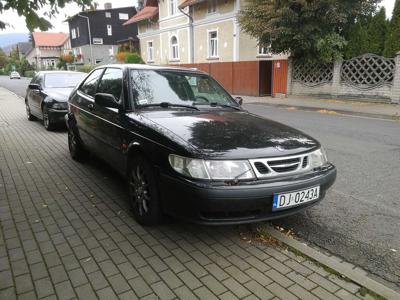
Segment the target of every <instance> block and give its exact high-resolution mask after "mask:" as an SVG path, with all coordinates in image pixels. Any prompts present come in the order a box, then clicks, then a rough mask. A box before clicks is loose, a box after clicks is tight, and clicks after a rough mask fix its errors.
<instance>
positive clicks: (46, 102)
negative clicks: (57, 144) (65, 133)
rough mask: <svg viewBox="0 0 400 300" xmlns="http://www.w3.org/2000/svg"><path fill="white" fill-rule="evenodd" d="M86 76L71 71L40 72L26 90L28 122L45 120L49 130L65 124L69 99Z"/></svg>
mask: <svg viewBox="0 0 400 300" xmlns="http://www.w3.org/2000/svg"><path fill="white" fill-rule="evenodd" d="M86 75H87V74H85V73H81V72H71V71H42V72H38V73H37V74H36V75H35V76H34V77H33V78H32V80H31V82H30V84H29V86H28V88H27V90H26V97H25V105H26V114H27V117H28V120H30V121H33V120H35V119H40V120H43V125H44V127H45V128H46V129H47V130H52V129H53V128H54V126H55V125H57V124H58V123H59V124H64V116H65V114H66V113H67V112H68V97H69V95H70V94H71V91H72V89H73V88H74V87H75V86H76V85H77V84H78V83H79V82H80V81H81V80H82V79H83V78H84V77H85V76H86Z"/></svg>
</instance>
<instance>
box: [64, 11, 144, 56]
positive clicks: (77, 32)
mask: <svg viewBox="0 0 400 300" xmlns="http://www.w3.org/2000/svg"><path fill="white" fill-rule="evenodd" d="M135 14H136V8H135V7H122V8H112V6H111V3H106V4H105V5H104V9H96V10H92V11H84V12H81V13H78V14H76V15H74V16H72V17H70V18H68V20H67V21H68V26H69V32H70V36H71V45H72V51H73V53H74V55H75V58H76V60H77V63H82V64H98V63H100V62H102V61H107V60H109V59H110V57H114V55H115V54H116V53H117V51H118V44H125V43H127V42H128V44H129V45H130V48H131V49H133V48H134V49H137V50H138V49H139V40H138V39H137V25H136V24H132V25H130V26H123V25H122V24H123V23H124V22H126V21H127V20H129V19H130V18H132V17H133V16H134V15H135Z"/></svg>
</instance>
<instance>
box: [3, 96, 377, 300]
mask: <svg viewBox="0 0 400 300" xmlns="http://www.w3.org/2000/svg"><path fill="white" fill-rule="evenodd" d="M359 289H360V287H359V286H358V285H356V284H353V283H351V282H347V281H345V280H343V279H341V278H340V277H338V276H336V275H334V274H330V273H329V272H327V271H326V270H325V269H323V268H322V267H319V266H317V265H316V264H314V263H312V262H310V261H308V260H307V259H305V258H304V257H302V256H296V255H294V254H293V253H291V252H287V251H284V250H283V249H281V248H278V247H275V246H273V245H267V244H254V243H249V242H248V240H244V239H243V238H242V237H241V235H240V230H239V229H238V227H218V228H215V227H204V226H197V225H190V224H184V223H180V222H178V221H171V222H169V224H165V225H163V226H159V227H154V228H146V227H142V226H140V225H138V224H137V223H136V222H135V221H134V220H133V218H132V217H131V215H130V213H129V209H128V204H127V195H126V191H125V189H124V184H123V180H122V179H121V178H120V177H118V176H117V175H116V174H115V173H114V172H112V171H111V170H110V169H109V168H108V167H105V166H104V165H103V164H102V163H99V161H97V160H95V159H91V160H90V161H88V162H87V163H85V164H79V163H77V162H75V161H73V160H72V159H71V158H70V156H69V153H68V147H67V135H66V133H65V132H64V131H58V132H47V131H46V130H45V129H44V128H43V126H42V125H41V124H40V123H39V122H29V121H28V120H27V119H26V117H25V108H24V104H23V101H22V100H21V99H20V98H17V97H16V96H15V95H12V94H11V93H10V92H8V91H6V90H5V89H2V88H0V299H7V300H8V299H16V298H18V299H38V298H40V299H76V298H79V299H85V300H86V299H97V298H101V299H118V298H120V299H138V298H141V299H197V298H200V299H285V300H286V299H289V300H290V299H298V298H301V299H359V298H361V299H371V297H370V296H369V295H367V296H365V297H362V296H361V295H360V291H359Z"/></svg>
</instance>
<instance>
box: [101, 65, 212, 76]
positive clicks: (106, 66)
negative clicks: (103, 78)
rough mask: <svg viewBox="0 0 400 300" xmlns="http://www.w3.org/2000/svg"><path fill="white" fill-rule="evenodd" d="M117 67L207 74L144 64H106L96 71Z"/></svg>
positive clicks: (191, 69)
mask: <svg viewBox="0 0 400 300" xmlns="http://www.w3.org/2000/svg"><path fill="white" fill-rule="evenodd" d="M112 67H114V68H115V67H117V68H121V69H135V70H168V71H187V72H196V73H199V74H207V73H206V72H203V71H201V70H198V69H196V68H185V67H176V66H158V65H151V66H150V65H144V64H108V65H102V66H100V67H98V68H96V69H101V68H112Z"/></svg>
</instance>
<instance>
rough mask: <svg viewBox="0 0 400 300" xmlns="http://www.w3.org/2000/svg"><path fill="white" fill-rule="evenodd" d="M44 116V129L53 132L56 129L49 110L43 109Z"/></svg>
mask: <svg viewBox="0 0 400 300" xmlns="http://www.w3.org/2000/svg"><path fill="white" fill-rule="evenodd" d="M42 116H43V126H44V128H46V130H47V131H52V130H53V129H54V123H53V122H52V121H51V119H50V116H49V110H48V109H47V108H46V107H43V111H42Z"/></svg>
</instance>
